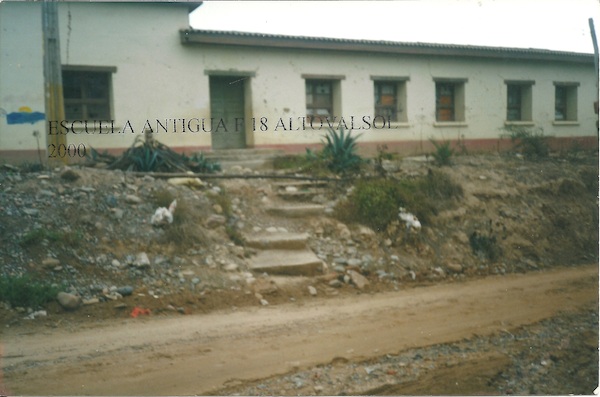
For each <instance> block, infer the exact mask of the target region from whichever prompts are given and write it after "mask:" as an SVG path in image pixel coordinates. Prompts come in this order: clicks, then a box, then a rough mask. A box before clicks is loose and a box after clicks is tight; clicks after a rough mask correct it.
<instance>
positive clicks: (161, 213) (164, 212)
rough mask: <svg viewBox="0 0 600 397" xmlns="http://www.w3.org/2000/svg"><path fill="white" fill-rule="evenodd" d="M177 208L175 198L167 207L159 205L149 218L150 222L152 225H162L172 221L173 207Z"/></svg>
mask: <svg viewBox="0 0 600 397" xmlns="http://www.w3.org/2000/svg"><path fill="white" fill-rule="evenodd" d="M176 208H177V200H173V202H172V203H171V205H169V208H165V207H160V208H157V209H156V211H155V212H154V215H152V218H151V219H150V223H151V224H152V225H153V226H163V225H166V224H167V223H169V224H170V223H173V214H174V213H175V209H176Z"/></svg>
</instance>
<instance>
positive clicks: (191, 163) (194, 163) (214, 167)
mask: <svg viewBox="0 0 600 397" xmlns="http://www.w3.org/2000/svg"><path fill="white" fill-rule="evenodd" d="M184 159H185V158H184ZM185 160H186V161H187V166H188V167H189V168H190V169H191V170H192V171H194V172H201V173H202V172H206V173H213V172H217V171H221V164H219V163H218V162H216V161H211V160H209V159H207V158H206V157H204V153H195V154H194V155H193V156H192V157H190V158H188V159H185Z"/></svg>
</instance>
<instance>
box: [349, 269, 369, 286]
mask: <svg viewBox="0 0 600 397" xmlns="http://www.w3.org/2000/svg"><path fill="white" fill-rule="evenodd" d="M348 275H349V276H350V280H351V281H352V284H354V285H356V288H358V289H364V288H365V287H366V286H367V285H369V280H367V278H366V277H365V276H363V275H362V274H360V273H358V272H356V271H354V270H349V271H348Z"/></svg>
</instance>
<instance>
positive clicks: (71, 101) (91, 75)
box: [62, 65, 117, 121]
mask: <svg viewBox="0 0 600 397" xmlns="http://www.w3.org/2000/svg"><path fill="white" fill-rule="evenodd" d="M116 71H117V68H116V67H105V66H74V65H63V66H62V81H63V102H64V107H65V119H67V120H70V121H74V120H102V121H110V120H113V95H112V93H113V92H112V80H113V78H112V77H113V76H112V75H113V74H114V73H115V72H116ZM70 74H71V75H72V77H71V78H73V79H79V80H80V81H78V82H77V83H78V84H73V86H74V87H77V88H78V89H79V91H80V97H79V98H76V97H68V96H67V91H68V90H67V87H68V85H69V82H68V81H67V80H68V79H69V77H67V76H69V75H70ZM100 76H102V79H105V81H102V82H101V84H102V85H103V87H102V91H104V92H103V95H102V96H101V97H97V96H94V95H93V94H92V93H91V91H92V89H93V87H92V86H93V84H94V82H93V80H94V79H97V78H98V77H100ZM73 105H75V106H77V105H79V106H80V107H81V111H80V113H79V114H78V115H73V114H70V112H69V111H68V107H69V106H73ZM92 106H100V107H104V109H103V111H102V112H101V114H100V115H99V116H98V117H94V115H92V114H91V110H90V108H91V107H92Z"/></svg>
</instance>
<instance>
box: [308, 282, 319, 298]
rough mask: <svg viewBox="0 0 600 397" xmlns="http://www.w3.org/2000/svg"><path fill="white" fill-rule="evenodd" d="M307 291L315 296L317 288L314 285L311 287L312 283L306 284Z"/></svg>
mask: <svg viewBox="0 0 600 397" xmlns="http://www.w3.org/2000/svg"><path fill="white" fill-rule="evenodd" d="M308 293H309V294H310V295H311V296H317V289H316V288H315V287H313V286H312V285H309V286H308Z"/></svg>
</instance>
